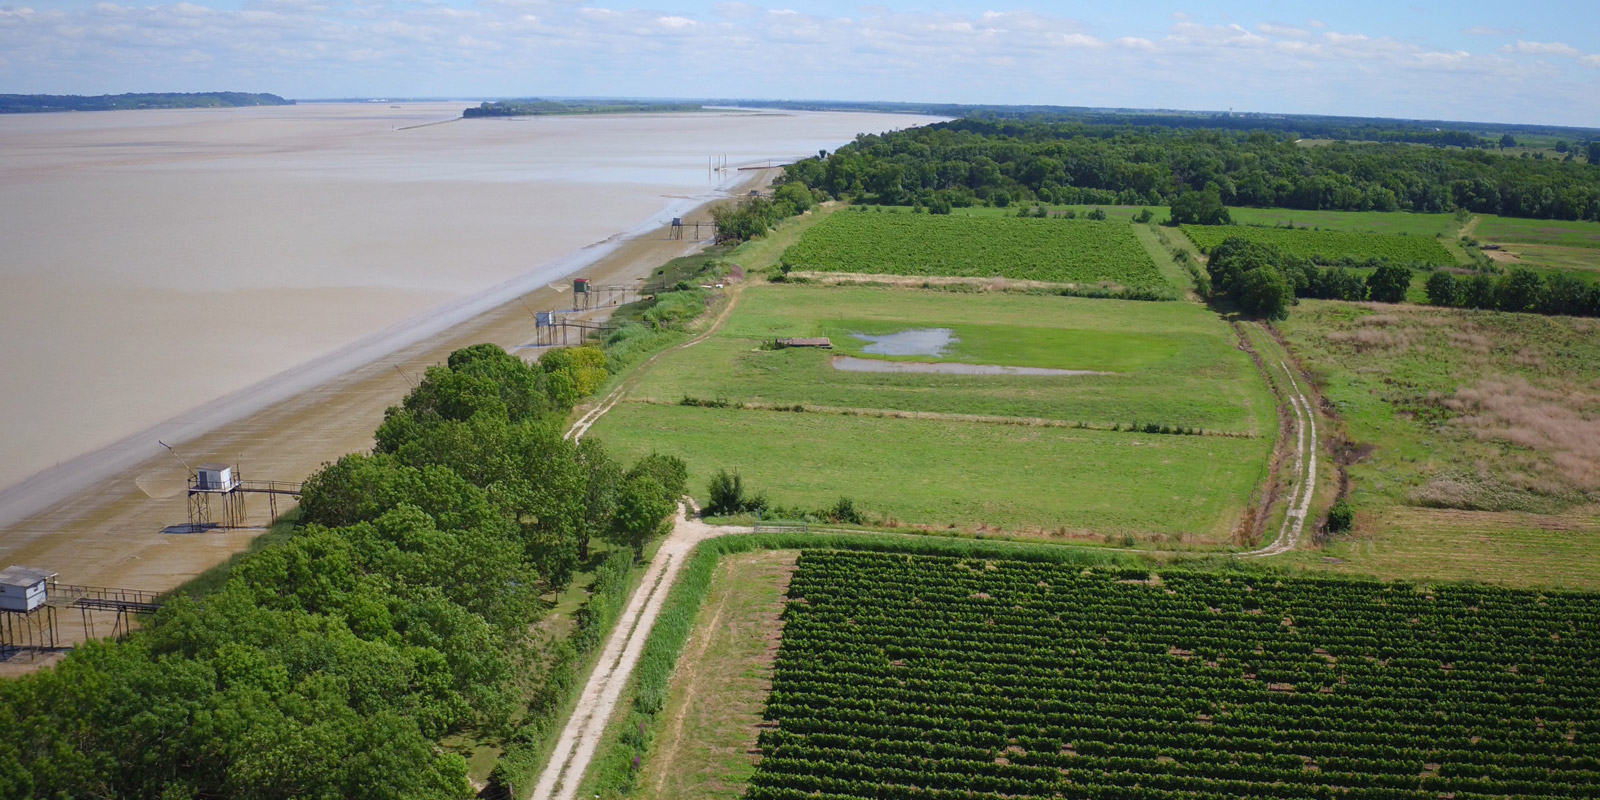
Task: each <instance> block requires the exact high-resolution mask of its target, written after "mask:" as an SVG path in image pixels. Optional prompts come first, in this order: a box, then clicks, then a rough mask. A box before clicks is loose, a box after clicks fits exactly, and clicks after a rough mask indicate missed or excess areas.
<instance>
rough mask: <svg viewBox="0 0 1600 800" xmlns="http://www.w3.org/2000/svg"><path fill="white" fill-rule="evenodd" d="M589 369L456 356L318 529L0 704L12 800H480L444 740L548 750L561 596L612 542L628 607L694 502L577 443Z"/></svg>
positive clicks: (314, 515)
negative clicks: (464, 737)
mask: <svg viewBox="0 0 1600 800" xmlns="http://www.w3.org/2000/svg"><path fill="white" fill-rule="evenodd" d="M583 350H584V349H583V348H579V349H577V350H574V351H565V350H558V351H552V353H549V354H546V356H545V357H544V359H542V363H540V364H527V363H525V362H523V361H522V360H521V359H519V358H516V357H515V356H512V355H509V354H507V353H506V352H505V351H503V350H501V349H500V348H498V347H496V346H493V345H478V346H474V347H469V348H465V349H462V350H458V351H456V352H455V353H453V354H451V356H450V359H449V362H448V363H447V364H445V365H441V366H437V367H433V368H431V369H429V370H428V372H427V375H426V376H425V378H424V379H423V380H422V382H421V384H420V385H419V386H418V387H416V388H415V389H414V390H413V391H412V392H411V393H410V394H409V395H408V396H407V397H406V398H405V401H404V402H403V403H402V405H400V406H397V407H395V408H392V409H390V411H389V413H388V414H387V415H386V419H385V421H384V423H383V425H382V426H380V428H379V430H378V433H377V435H376V437H375V438H376V447H375V448H374V451H373V453H371V454H355V455H350V456H346V457H345V458H342V459H340V460H339V461H338V462H337V463H335V464H330V465H328V466H327V467H326V468H324V469H323V470H322V471H321V472H319V473H317V474H316V475H314V476H312V477H311V478H310V479H309V480H308V481H307V483H306V486H305V495H304V501H303V503H302V506H301V519H302V521H303V523H304V527H303V528H301V529H299V530H297V531H295V532H294V533H293V535H291V536H289V537H288V538H287V540H285V541H282V542H281V543H278V544H275V545H273V546H269V547H265V548H262V549H261V550H259V551H256V552H253V553H251V554H249V555H247V556H245V557H243V558H240V559H239V560H238V561H237V562H236V563H234V564H232V565H231V568H230V570H229V572H228V576H227V580H226V582H225V583H224V584H223V585H222V586H221V587H220V588H219V589H218V590H217V591H216V592H215V593H212V594H208V595H203V596H184V597H179V598H176V599H173V600H172V601H170V602H169V603H168V604H167V605H166V606H165V607H164V608H163V609H162V610H161V611H160V612H159V613H157V614H156V615H155V616H154V617H153V618H152V619H150V620H149V621H148V624H146V625H145V626H144V627H143V628H142V629H141V630H139V631H136V632H135V633H133V634H132V635H130V636H129V637H128V638H127V639H126V640H124V641H121V642H114V643H113V642H98V641H97V642H89V643H87V644H86V645H84V646H83V647H81V648H79V649H77V650H75V651H74V652H73V653H71V654H69V655H68V657H67V658H66V659H65V660H63V661H62V662H61V664H60V665H58V666H57V667H55V668H53V669H49V670H45V671H42V672H39V673H36V674H33V675H29V676H27V677H25V678H22V679H20V680H17V681H11V682H6V683H4V684H0V701H3V702H0V794H3V795H4V796H7V797H54V796H91V795H93V796H117V797H129V796H132V797H205V796H228V797H243V798H267V797H348V796H357V795H359V796H367V797H373V796H377V797H396V798H400V797H405V798H430V797H431V798H461V797H465V796H467V795H468V794H470V791H469V788H468V784H467V765H466V761H465V760H464V759H463V758H462V757H461V756H460V755H458V754H457V753H455V752H453V751H451V750H449V749H445V748H441V747H440V746H439V745H438V744H437V742H438V741H439V740H440V739H442V738H444V737H447V736H451V735H455V734H460V733H471V734H473V735H474V736H476V737H478V738H487V739H496V740H502V741H508V742H510V743H513V744H515V743H517V742H520V741H525V740H526V739H527V738H529V736H531V735H536V734H538V733H540V732H543V731H544V730H547V729H548V724H547V722H546V717H548V716H549V715H550V714H551V713H553V711H554V709H555V708H556V707H559V705H560V703H559V702H557V700H556V699H552V698H558V697H559V696H560V694H561V692H560V686H553V685H552V684H553V683H560V684H564V685H570V683H571V682H572V681H573V680H574V676H573V674H572V672H573V671H572V669H571V663H572V662H573V661H574V660H576V652H577V651H576V648H577V647H578V644H581V643H577V644H575V643H573V642H568V641H563V642H558V643H556V644H555V645H554V646H552V647H549V648H540V647H536V646H535V645H534V640H533V638H532V636H531V631H530V625H531V624H532V623H534V622H535V621H536V620H538V618H539V617H540V616H541V614H542V613H543V610H544V609H545V608H546V601H545V600H544V599H543V596H544V595H546V594H547V593H551V592H558V591H560V590H561V589H563V588H564V587H565V586H566V585H567V584H568V583H569V581H570V580H571V579H572V576H573V573H574V571H575V570H576V569H577V568H578V567H579V565H580V564H583V563H584V562H585V561H586V560H589V559H591V558H594V557H598V556H599V555H600V554H599V553H598V552H595V551H592V550H591V548H593V547H595V546H596V543H597V542H605V543H608V544H609V545H610V547H611V552H612V553H621V554H623V555H622V556H621V561H620V562H619V563H616V564H611V560H612V559H616V558H617V556H615V555H612V556H609V557H607V558H606V559H605V560H606V562H607V564H608V566H606V567H605V568H604V569H602V570H601V572H603V573H605V575H597V579H596V586H597V594H596V596H597V597H599V598H600V603H601V606H602V607H604V606H605V604H607V603H610V604H616V603H618V596H619V595H620V594H621V593H625V591H626V583H627V580H626V577H625V574H626V572H627V566H628V564H629V563H630V562H631V561H632V559H633V557H634V556H635V555H636V554H637V553H638V552H639V551H640V549H642V546H643V544H644V542H645V540H646V539H647V538H648V537H649V536H651V535H653V534H654V533H655V532H657V531H658V530H659V529H660V527H661V525H663V524H664V523H665V522H666V520H667V518H668V517H669V516H670V514H671V510H672V508H673V506H674V502H675V500H676V498H677V496H678V494H679V493H681V491H682V488H683V474H684V467H683V464H682V463H681V462H678V461H677V460H676V459H672V458H669V457H665V456H660V455H646V456H645V457H643V458H640V459H639V460H638V461H636V462H635V463H634V464H633V465H632V466H631V467H628V466H625V465H624V464H623V463H621V462H618V461H616V460H615V459H613V458H612V457H611V456H610V455H609V454H608V453H607V451H606V450H605V449H604V448H603V447H601V446H600V445H599V444H598V443H596V442H591V441H584V442H583V443H581V444H575V443H573V442H570V441H568V440H565V439H563V438H562V435H561V434H562V423H563V421H564V420H565V417H566V415H567V412H568V411H569V410H570V407H571V403H572V402H573V401H574V400H575V399H576V398H577V397H578V396H579V395H580V393H581V392H582V391H583V390H584V389H585V388H592V387H593V386H595V385H597V381H598V380H600V379H602V378H603V374H604V373H603V365H604V361H603V354H599V353H598V352H592V353H585V352H583ZM558 354H559V355H558ZM597 370H598V371H599V372H598V373H597V372H596V371H597ZM618 572H620V573H622V574H623V576H622V577H619V576H618V575H613V574H611V573H618ZM606 576H609V577H606ZM618 583H620V584H621V585H622V588H621V589H620V590H619V589H617V588H616V587H612V588H611V589H607V588H606V586H607V585H609V584H618ZM594 613H595V614H598V615H599V616H601V617H604V616H605V614H600V613H599V611H598V610H596V611H595V612H594ZM582 630H588V629H587V628H583V627H580V631H582ZM587 635H589V636H591V637H597V636H598V632H596V631H591V632H589V633H588V634H587ZM530 698H531V700H530Z"/></svg>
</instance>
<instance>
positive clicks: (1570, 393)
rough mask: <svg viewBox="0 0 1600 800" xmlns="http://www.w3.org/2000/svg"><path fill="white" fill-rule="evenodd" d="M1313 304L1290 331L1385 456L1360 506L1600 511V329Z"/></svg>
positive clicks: (1560, 321) (1359, 483)
mask: <svg viewBox="0 0 1600 800" xmlns="http://www.w3.org/2000/svg"><path fill="white" fill-rule="evenodd" d="M1380 308H1381V310H1379V311H1375V310H1374V308H1373V307H1369V306H1363V305H1354V304H1348V303H1337V302H1328V301H1316V300H1309V301H1302V302H1301V304H1300V306H1299V307H1298V308H1297V309H1296V310H1295V312H1294V314H1292V315H1291V316H1290V318H1289V320H1288V321H1286V322H1284V323H1281V328H1282V329H1283V330H1284V332H1285V334H1286V336H1287V337H1288V339H1289V342H1290V344H1291V346H1292V348H1293V350H1294V352H1295V354H1296V356H1298V357H1299V358H1300V359H1301V361H1302V363H1303V364H1304V365H1305V367H1306V368H1307V369H1308V370H1309V371H1310V372H1311V374H1312V375H1313V376H1314V377H1315V379H1316V383H1317V385H1318V386H1319V387H1321V389H1322V391H1323V393H1324V394H1325V395H1326V396H1327V398H1328V399H1329V400H1330V401H1331V402H1332V404H1333V406H1334V408H1335V409H1336V410H1337V411H1338V413H1339V415H1340V416H1341V417H1342V418H1343V419H1344V420H1345V422H1346V423H1347V425H1348V426H1349V435H1350V438H1351V439H1352V440H1353V441H1355V442H1357V443H1368V444H1371V445H1373V446H1375V447H1376V450H1374V451H1373V452H1372V454H1371V456H1370V457H1369V458H1368V459H1367V460H1365V461H1364V462H1363V463H1360V464H1356V465H1354V466H1352V467H1351V468H1350V473H1351V477H1352V479H1353V480H1354V481H1355V486H1356V490H1355V493H1354V494H1353V499H1354V500H1355V501H1356V503H1357V505H1358V507H1367V508H1373V509H1381V508H1385V507H1390V506H1400V505H1426V506H1439V507H1447V508H1460V509H1477V510H1490V511H1527V512H1540V513H1554V512H1561V511H1566V510H1568V509H1571V508H1574V507H1579V506H1582V505H1584V504H1586V503H1594V502H1597V501H1600V469H1597V465H1600V415H1597V410H1600V391H1597V388H1600V384H1597V381H1600V335H1597V333H1600V324H1597V323H1595V322H1594V321H1592V320H1585V319H1573V318H1567V317H1544V316H1538V315H1533V314H1506V313H1501V312H1493V311H1466V310H1443V309H1434V308H1427V307H1417V306H1407V305H1399V306H1386V307H1380Z"/></svg>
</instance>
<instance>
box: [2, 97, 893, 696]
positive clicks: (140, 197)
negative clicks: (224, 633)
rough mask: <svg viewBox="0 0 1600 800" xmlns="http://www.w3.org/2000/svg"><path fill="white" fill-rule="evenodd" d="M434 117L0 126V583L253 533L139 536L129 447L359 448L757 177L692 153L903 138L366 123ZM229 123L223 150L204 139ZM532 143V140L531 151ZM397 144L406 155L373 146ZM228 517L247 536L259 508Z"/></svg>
mask: <svg viewBox="0 0 1600 800" xmlns="http://www.w3.org/2000/svg"><path fill="white" fill-rule="evenodd" d="M447 108H449V109H454V108H455V106H449V107H447ZM445 110H446V108H435V109H433V110H431V111H429V112H427V113H422V112H416V111H411V110H409V109H406V110H400V111H397V110H392V109H388V108H386V107H385V108H381V109H373V108H368V107H364V106H357V107H350V106H339V107H325V106H302V107H298V108H292V109H247V110H242V111H241V112H233V111H228V112H211V111H202V112H192V113H191V112H113V113H107V114H73V115H38V116H28V117H21V118H0V208H3V209H4V210H5V211H6V213H5V214H3V215H0V242H3V243H4V245H5V252H6V257H5V258H4V259H3V260H0V376H3V377H0V380H3V383H0V408H4V409H5V412H6V413H4V414H3V415H0V452H4V453H5V454H6V458H5V463H3V464H0V469H3V470H4V471H3V472H0V476H3V478H0V480H4V481H15V480H17V479H19V478H25V479H26V480H24V481H23V482H22V483H21V484H16V485H13V486H12V488H11V489H9V490H6V491H3V492H0V564H12V563H22V564H30V565H34V566H39V567H43V568H47V569H52V570H56V571H59V572H60V573H61V579H62V581H63V582H68V583H78V584H89V585H101V586H123V587H130V588H142V589H152V590H164V589H168V588H171V587H173V586H175V585H177V584H179V583H181V582H182V581H183V580H185V579H187V578H189V577H191V576H193V575H194V574H197V573H198V572H200V571H203V570H204V569H206V568H208V567H210V566H211V565H213V564H215V563H217V562H219V561H221V560H223V559H225V558H226V557H227V556H228V555H230V554H231V553H234V552H237V551H239V550H241V549H243V548H244V547H245V546H247V545H248V543H249V541H250V540H251V539H252V538H253V537H254V535H255V532H253V531H238V532H213V533H206V534H187V535H186V534H174V533H165V532H163V530H164V529H165V528H167V527H168V526H171V525H175V524H179V523H182V522H184V521H185V520H186V518H187V513H186V507H185V499H184V497H183V495H182V494H181V492H178V493H175V494H169V492H172V491H173V490H175V489H177V487H179V486H181V481H182V479H183V477H184V475H183V469H182V468H181V467H180V466H179V465H178V464H177V462H176V461H175V460H174V459H172V458H171V457H170V456H168V455H167V454H166V453H165V452H164V451H161V450H160V448H159V446H156V445H155V444H154V439H155V438H158V437H159V438H165V439H166V440H167V441H169V442H175V443H178V444H179V449H180V450H181V451H182V452H183V453H184V455H185V456H186V457H187V458H188V459H189V460H190V462H191V463H193V462H198V461H212V460H217V461H226V462H230V463H239V464H240V466H241V468H242V471H243V473H244V475H245V477H247V478H257V479H277V480H301V479H303V478H304V477H305V476H306V475H307V474H309V473H310V472H312V471H313V470H315V469H316V468H317V466H318V465H319V464H321V463H322V462H324V461H327V460H331V459H333V458H336V457H338V456H339V455H341V454H343V453H346V452H351V451H355V450H364V449H367V448H368V447H370V444H371V442H370V435H371V431H372V429H373V428H374V427H375V426H376V425H377V423H378V421H379V420H380V419H381V416H382V412H383V409H384V407H385V406H387V405H390V404H393V403H394V402H396V401H397V400H398V399H399V398H400V397H401V396H402V395H403V393H404V392H405V391H406V389H407V388H408V384H407V382H406V381H407V379H406V378H405V377H403V376H402V375H401V374H400V372H399V371H397V370H396V369H395V367H396V366H399V367H400V368H401V369H402V370H404V371H405V372H407V373H416V372H419V371H421V370H423V369H425V368H426V367H427V366H428V365H431V364H436V363H440V362H442V361H443V360H444V358H445V356H446V355H448V353H449V352H450V351H451V350H453V349H455V348H457V347H461V346H464V345H467V344H472V343H476V342H482V341H489V342H495V343H498V344H501V345H503V346H506V347H515V346H516V345H519V344H523V343H526V342H528V341H529V340H530V339H531V338H532V329H531V328H532V325H531V321H530V320H529V319H528V315H527V311H526V310H525V308H524V306H525V305H526V306H531V307H535V308H561V307H565V306H566V305H568V304H569V303H570V294H568V293H567V292H565V291H562V290H561V289H564V288H565V282H564V281H563V280H562V276H563V275H564V274H565V273H567V272H570V271H571V270H572V269H581V270H582V274H585V275H587V276H589V277H591V278H593V279H595V280H596V281H597V282H601V283H607V282H625V281H630V280H634V279H637V278H638V277H639V276H641V275H643V274H645V273H646V272H647V271H648V270H649V269H651V268H652V267H654V266H655V265H657V264H659V263H660V262H662V261H664V260H665V259H667V258H670V257H673V256H675V255H679V254H682V253H684V252H687V251H688V250H690V249H692V248H694V247H695V246H696V245H695V244H694V243H686V242H682V241H672V240H670V239H669V238H668V237H667V232H666V230H665V229H664V228H662V227H660V226H659V225H658V224H657V223H659V222H664V221H665V217H670V216H671V215H672V214H684V213H687V214H688V216H689V218H690V219H694V218H696V217H704V216H705V214H704V212H703V211H692V210H691V209H694V208H696V207H698V206H700V205H702V204H703V203H705V202H708V201H711V200H714V199H715V198H716V197H720V196H725V195H726V192H719V191H717V185H718V184H719V183H723V182H728V181H734V180H739V179H741V178H743V179H751V180H758V179H760V178H762V177H766V178H770V174H768V175H765V176H763V175H761V173H754V172H751V173H741V174H738V175H729V176H721V177H718V176H707V175H706V174H705V173H706V171H705V168H704V164H705V155H706V152H707V151H711V152H716V151H718V150H719V149H720V150H724V151H726V152H728V153H729V160H730V161H738V160H743V159H746V158H749V159H754V158H757V157H758V156H783V155H788V154H799V153H805V152H811V151H814V150H816V149H818V148H820V147H829V148H831V147H832V146H834V145H836V144H838V143H842V142H844V141H847V140H849V139H850V138H851V137H853V135H854V133H855V132H857V131H859V130H881V129H887V128H889V127H899V126H904V125H907V124H913V123H917V122H920V121H922V120H919V119H917V118H908V117H902V116H887V115H780V116H774V115H744V116H741V115H721V114H718V115H705V116H674V117H670V118H668V117H643V116H641V117H605V118H559V119H557V118H550V119H538V120H516V121H499V120H493V121H490V120H486V121H482V122H481V123H480V122H478V121H474V122H456V123H451V124H448V125H440V126H436V127H432V128H424V129H422V130H421V131H408V132H394V131H391V130H390V127H391V124H392V123H393V122H394V121H393V120H390V119H389V118H388V116H387V115H389V114H402V113H404V114H411V115H413V116H412V118H411V119H410V120H409V121H416V120H419V119H426V118H438V117H439V116H441V114H442V112H444V111H445ZM235 119H244V120H245V122H247V123H248V124H247V125H245V129H246V130H247V132H249V133H250V135H245V134H244V133H241V132H240V131H234V132H233V133H231V134H228V135H229V136H232V137H233V138H234V139H235V140H237V141H233V142H231V143H230V142H229V141H220V140H221V139H226V138H227V137H226V136H225V135H224V134H225V131H223V130H222V129H226V128H228V127H229V125H230V124H232V123H233V121H234V120H235ZM18 120H21V121H20V122H19V121H18ZM124 120H125V121H124ZM329 120H331V122H329ZM323 122H328V124H329V125H331V126H332V127H330V128H328V129H326V130H319V129H318V125H320V124H322V123H323ZM480 124H481V125H483V126H485V127H484V128H482V129H477V130H475V128H476V127H477V126H479V125H480ZM786 125H787V126H788V127H785V126H786ZM542 129H548V130H545V131H544V132H545V133H549V134H550V135H551V136H552V137H554V138H553V139H538V136H537V134H540V132H541V130H542ZM530 131H531V132H532V133H529V132H530ZM414 133H426V134H427V136H428V137H432V138H423V137H419V140H420V141H422V142H424V144H423V145H414V144H411V143H409V142H401V143H398V144H397V143H396V142H395V140H394V139H393V138H392V137H403V136H410V135H411V134H414ZM256 134H259V136H257V138H251V136H252V135H256ZM452 137H455V138H452ZM524 137H533V138H534V139H536V140H537V141H538V144H537V145H530V144H527V143H526V142H522V139H523V138H524ZM607 137H610V139H609V142H608V138H607ZM374 141H376V142H378V143H377V144H372V142H374ZM139 142H144V143H142V144H141V143H139ZM519 142H521V143H520V144H519ZM563 142H564V143H565V146H569V147H571V148H574V152H573V153H570V154H568V155H563V154H562V153H561V152H559V151H558V149H557V144H559V143H563ZM649 143H653V144H649ZM735 143H738V144H739V147H734V146H733V145H734V144H735ZM647 144H648V146H649V147H650V148H654V149H653V150H651V152H642V150H643V149H645V148H646V145H647ZM763 148H765V149H763ZM373 149H376V150H378V151H379V154H380V155H374V154H373V153H372V152H371V150H373ZM391 149H392V150H393V151H394V152H392V153H391V152H390V150H391ZM463 151H466V152H465V153H464V152H463ZM75 154H77V155H75ZM383 154H387V155H383ZM380 156H381V157H380ZM517 158H522V159H523V162H519V161H517V160H516V159H517ZM440 162H443V163H444V164H445V166H440ZM524 162H526V163H524ZM219 173H225V175H222V176H220V177H219ZM673 181H677V182H673ZM296 182H301V183H299V184H296ZM740 191H742V189H741V190H740ZM419 198H420V199H419ZM669 204H676V206H677V207H676V208H670V207H669ZM396 219H398V220H399V221H398V222H397V221H395V220H396ZM207 220H210V223H209V224H208V223H207V222H206V221H207ZM621 232H626V235H622V236H619V235H618V234H619V233H621ZM602 242H604V243H603V244H602ZM549 284H554V285H555V287H557V288H547V287H548V285H549ZM507 301H509V302H507ZM397 347H398V349H396V348H397ZM131 434H138V435H133V436H131V438H129V437H130V435H131ZM119 438H120V439H121V441H120V442H119V441H118V440H119ZM147 438H148V439H149V440H150V441H145V439H147ZM108 443H109V444H108ZM96 448H100V449H96ZM91 451H92V452H91ZM84 453H88V455H87V456H85V455H82V454H84ZM75 455H76V456H78V457H77V458H74V456H75ZM58 460H59V461H62V462H63V466H61V467H60V468H59V469H58V468H56V467H55V466H54V464H55V462H56V461H58ZM40 468H44V471H43V472H39V469H40ZM30 474H31V477H28V476H29V475H30ZM249 502H250V511H251V516H252V518H253V519H254V520H255V521H258V522H260V521H265V519H266V516H267V513H266V512H267V504H266V501H265V500H264V499H263V498H260V497H253V498H251V499H250V501H249ZM8 509H9V511H8ZM24 511H25V512H26V513H22V512H24ZM67 616H69V617H70V616H73V615H71V614H69V615H67ZM26 668H27V665H8V666H4V667H0V672H4V671H11V670H13V669H26Z"/></svg>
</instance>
